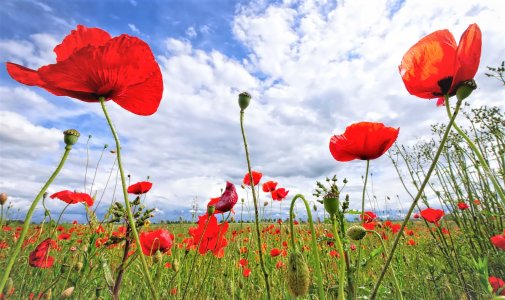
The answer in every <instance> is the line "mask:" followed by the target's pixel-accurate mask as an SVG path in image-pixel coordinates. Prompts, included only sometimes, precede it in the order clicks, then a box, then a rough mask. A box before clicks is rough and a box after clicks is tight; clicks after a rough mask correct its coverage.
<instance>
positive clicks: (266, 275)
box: [240, 110, 272, 300]
mask: <svg viewBox="0 0 505 300" xmlns="http://www.w3.org/2000/svg"><path fill="white" fill-rule="evenodd" d="M240 130H241V131H242V138H243V140H244V149H245V157H246V159H247V169H248V170H249V179H250V182H251V190H252V196H253V202H254V221H255V225H256V226H255V227H256V236H257V238H258V239H257V240H258V253H259V256H260V265H261V271H263V277H264V278H265V287H266V290H267V297H268V299H269V300H270V299H272V295H271V293H270V283H269V282H268V273H267V270H266V268H265V262H264V260H263V251H262V249H261V233H260V224H259V213H258V199H257V198H256V191H255V190H254V179H253V176H252V169H251V160H250V159H249V149H248V148H247V139H246V137H245V131H244V110H240Z"/></svg>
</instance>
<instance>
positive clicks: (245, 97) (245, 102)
mask: <svg viewBox="0 0 505 300" xmlns="http://www.w3.org/2000/svg"><path fill="white" fill-rule="evenodd" d="M250 102H251V95H250V94H249V93H248V92H242V93H240V94H239V95H238V105H239V106H240V110H241V111H244V110H245V109H246V108H247V107H248V106H249V103H250Z"/></svg>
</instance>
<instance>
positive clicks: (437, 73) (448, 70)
mask: <svg viewBox="0 0 505 300" xmlns="http://www.w3.org/2000/svg"><path fill="white" fill-rule="evenodd" d="M456 49H457V45H456V40H455V39H454V36H453V35H452V33H450V32H449V31H448V30H438V31H435V32H433V33H431V34H429V35H427V36H425V37H424V38H422V39H421V40H420V41H419V42H417V43H416V44H415V45H414V46H412V47H411V48H410V49H409V50H408V51H407V53H406V54H405V55H404V56H403V59H402V62H401V65H400V66H399V70H400V75H401V76H402V79H403V83H404V84H405V87H406V88H407V90H408V91H409V93H410V94H411V95H415V96H417V97H420V98H426V99H431V98H434V97H436V96H441V95H443V94H444V92H445V93H447V92H448V91H449V89H450V84H449V85H447V84H446V87H444V89H447V91H443V90H442V88H441V86H440V81H441V80H443V79H449V78H452V77H453V75H454V72H455V69H454V63H455V61H456ZM451 82H452V81H451Z"/></svg>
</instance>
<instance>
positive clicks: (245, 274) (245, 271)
mask: <svg viewBox="0 0 505 300" xmlns="http://www.w3.org/2000/svg"><path fill="white" fill-rule="evenodd" d="M242 275H243V276H244V277H245V278H247V277H249V276H250V275H251V270H250V269H249V268H244V271H242Z"/></svg>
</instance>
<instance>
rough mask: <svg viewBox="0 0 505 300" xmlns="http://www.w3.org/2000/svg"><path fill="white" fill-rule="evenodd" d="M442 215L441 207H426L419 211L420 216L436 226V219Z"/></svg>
mask: <svg viewBox="0 0 505 300" xmlns="http://www.w3.org/2000/svg"><path fill="white" fill-rule="evenodd" d="M443 216H444V211H443V210H441V209H433V208H427V209H425V210H422V211H421V217H423V218H424V219H425V220H426V221H428V222H430V223H434V224H435V225H437V226H438V221H440V219H442V217H443Z"/></svg>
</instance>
